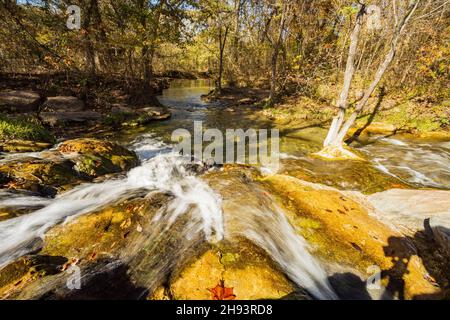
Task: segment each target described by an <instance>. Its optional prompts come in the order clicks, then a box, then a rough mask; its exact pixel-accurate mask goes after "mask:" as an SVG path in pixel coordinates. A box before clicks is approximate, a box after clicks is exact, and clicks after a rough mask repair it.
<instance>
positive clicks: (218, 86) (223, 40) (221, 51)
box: [216, 26, 229, 94]
mask: <svg viewBox="0 0 450 320" xmlns="http://www.w3.org/2000/svg"><path fill="white" fill-rule="evenodd" d="M228 30H229V27H228V26H226V27H225V31H224V32H223V33H222V27H220V31H219V74H218V76H217V81H216V82H217V83H216V90H217V92H218V93H219V94H220V93H221V92H222V77H223V56H224V51H225V44H226V42H227V36H228Z"/></svg>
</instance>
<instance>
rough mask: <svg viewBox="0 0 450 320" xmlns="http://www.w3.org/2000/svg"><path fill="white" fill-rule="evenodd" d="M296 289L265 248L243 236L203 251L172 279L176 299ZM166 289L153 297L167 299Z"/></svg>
mask: <svg viewBox="0 0 450 320" xmlns="http://www.w3.org/2000/svg"><path fill="white" fill-rule="evenodd" d="M296 290H297V288H296V287H295V285H293V284H292V282H290V281H289V280H288V279H287V278H286V276H284V275H283V273H281V272H280V271H279V270H278V269H277V267H276V266H275V265H274V263H273V262H272V261H271V260H270V258H268V257H267V255H266V254H265V253H264V251H262V250H261V249H259V248H258V247H256V246H255V245H253V244H252V243H250V242H249V241H247V240H244V239H241V240H239V241H237V242H234V243H230V242H223V243H221V244H220V245H219V247H218V248H215V249H210V250H208V251H206V252H204V253H203V254H201V255H200V256H199V257H197V258H196V259H195V260H194V261H193V262H192V263H191V264H189V265H188V266H186V267H185V268H184V269H183V270H181V272H179V273H178V274H177V275H176V276H175V277H173V278H172V279H171V280H170V282H169V292H171V295H172V299H175V300H235V299H237V300H255V299H280V298H283V297H285V296H287V295H289V294H292V293H294V292H295V291H296ZM163 291H164V290H161V289H157V290H156V291H155V293H154V294H153V295H152V296H150V299H164V298H165V296H164V295H162V294H161V292H163ZM305 297H306V296H305Z"/></svg>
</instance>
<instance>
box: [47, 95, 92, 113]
mask: <svg viewBox="0 0 450 320" xmlns="http://www.w3.org/2000/svg"><path fill="white" fill-rule="evenodd" d="M83 109H84V102H83V101H82V100H80V99H78V98H76V97H72V96H57V97H48V98H47V100H46V101H45V102H44V104H43V105H42V107H41V111H42V112H78V111H83Z"/></svg>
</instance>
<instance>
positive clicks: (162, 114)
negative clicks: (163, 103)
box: [138, 107, 171, 120]
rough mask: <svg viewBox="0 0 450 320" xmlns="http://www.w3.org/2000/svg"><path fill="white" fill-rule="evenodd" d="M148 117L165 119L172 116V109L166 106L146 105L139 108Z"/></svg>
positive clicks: (149, 118) (150, 118)
mask: <svg viewBox="0 0 450 320" xmlns="http://www.w3.org/2000/svg"><path fill="white" fill-rule="evenodd" d="M138 112H139V113H141V112H143V113H145V114H146V116H147V117H148V120H164V119H168V118H170V116H171V114H170V111H169V110H168V109H167V108H165V107H146V108H142V109H139V110H138Z"/></svg>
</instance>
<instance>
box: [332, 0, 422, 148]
mask: <svg viewBox="0 0 450 320" xmlns="http://www.w3.org/2000/svg"><path fill="white" fill-rule="evenodd" d="M419 2H420V0H416V1H415V2H413V3H411V5H410V6H409V8H408V10H407V12H406V14H405V16H404V17H403V19H402V21H401V22H400V23H399V24H398V25H397V27H396V30H395V32H394V34H393V37H392V40H391V43H390V49H389V51H388V52H387V54H386V56H385V58H384V60H383V62H382V63H381V65H380V66H379V68H378V70H377V72H376V74H375V76H374V79H373V81H372V83H371V84H370V86H369V87H368V88H367V89H366V91H365V93H364V96H363V98H362V99H361V100H360V101H359V102H358V104H357V105H356V107H355V110H354V111H353V113H352V114H351V115H350V117H349V118H348V119H347V121H345V123H344V117H345V111H346V108H347V100H348V92H349V89H350V85H351V78H352V76H353V73H354V54H353V58H352V59H351V55H352V54H351V52H352V45H350V53H349V60H348V61H347V70H346V77H345V80H344V88H343V90H342V92H341V96H340V99H339V104H338V106H339V114H338V116H337V117H335V118H334V119H333V122H332V124H331V127H330V130H329V132H328V135H327V138H326V139H325V142H324V146H325V147H332V148H337V149H342V145H343V141H344V138H345V136H346V134H347V132H348V130H349V129H350V128H351V127H352V126H353V124H354V123H355V121H356V118H357V116H358V115H359V114H360V113H361V111H362V110H363V109H364V107H365V106H366V104H367V102H368V100H369V98H370V97H371V96H372V94H373V92H374V91H375V89H376V88H377V86H378V84H379V83H380V81H381V79H382V78H383V75H384V74H385V73H386V70H387V69H388V67H389V66H390V64H391V63H392V61H393V60H394V57H395V54H396V52H397V45H398V41H399V39H400V36H401V34H402V32H403V30H404V28H405V27H406V25H407V23H408V21H409V20H410V18H411V16H412V15H413V13H414V11H415V10H416V9H417V6H418V5H419ZM362 10H364V8H362ZM360 13H361V11H360ZM362 13H363V14H364V12H362ZM358 16H360V14H358ZM358 24H359V25H360V24H361V19H360V20H359V22H358V21H357V23H356V25H355V29H357V25H358ZM359 29H360V27H359ZM354 32H355V31H354ZM358 34H359V32H358ZM356 40H357V39H356ZM353 41H354V39H352V40H351V42H353ZM355 47H356V46H355ZM354 49H355V52H356V48H354ZM349 64H350V65H349ZM347 71H348V74H347Z"/></svg>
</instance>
